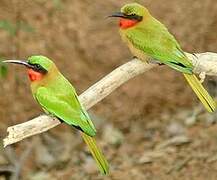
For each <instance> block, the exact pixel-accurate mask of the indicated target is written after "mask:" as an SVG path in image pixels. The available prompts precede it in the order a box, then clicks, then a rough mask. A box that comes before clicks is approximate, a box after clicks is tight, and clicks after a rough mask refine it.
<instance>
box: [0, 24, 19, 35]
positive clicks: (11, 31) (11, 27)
mask: <svg viewBox="0 0 217 180" xmlns="http://www.w3.org/2000/svg"><path fill="white" fill-rule="evenodd" d="M0 29H3V30H5V31H7V32H8V33H9V34H10V35H11V36H14V35H15V34H16V27H15V26H14V25H13V24H12V23H11V22H10V21H8V20H0Z"/></svg>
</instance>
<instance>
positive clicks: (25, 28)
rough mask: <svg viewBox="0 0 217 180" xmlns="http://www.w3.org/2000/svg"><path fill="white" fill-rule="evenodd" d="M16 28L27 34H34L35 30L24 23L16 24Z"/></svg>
mask: <svg viewBox="0 0 217 180" xmlns="http://www.w3.org/2000/svg"><path fill="white" fill-rule="evenodd" d="M17 27H19V28H20V29H21V30H22V31H24V32H29V33H33V32H35V28H34V27H32V26H31V25H30V24H28V23H26V22H24V21H19V22H17Z"/></svg>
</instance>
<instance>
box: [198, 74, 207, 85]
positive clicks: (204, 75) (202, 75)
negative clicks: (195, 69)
mask: <svg viewBox="0 0 217 180" xmlns="http://www.w3.org/2000/svg"><path fill="white" fill-rule="evenodd" d="M199 78H200V82H201V83H203V82H204V80H205V78H206V73H205V72H201V73H200V74H199Z"/></svg>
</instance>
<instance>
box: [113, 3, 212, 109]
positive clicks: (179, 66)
mask: <svg viewBox="0 0 217 180" xmlns="http://www.w3.org/2000/svg"><path fill="white" fill-rule="evenodd" d="M110 17H118V18H120V21H119V26H120V35H121V37H122V39H123V41H124V42H125V43H127V45H128V47H129V49H130V50H131V52H132V53H133V55H134V56H136V57H138V58H139V59H141V60H143V61H146V62H147V60H148V59H150V57H151V58H152V59H155V60H156V62H160V63H162V64H166V65H168V66H170V67H171V68H173V69H175V70H177V71H180V72H182V73H183V75H184V77H185V78H186V80H187V82H188V83H189V84H190V86H191V88H192V89H193V91H194V92H195V93H196V95H197V96H198V98H199V99H200V101H201V102H202V103H203V105H204V106H205V107H206V109H207V110H208V111H209V112H213V111H215V109H216V103H215V101H214V100H213V99H212V97H211V96H210V95H209V93H208V92H207V91H206V90H205V89H204V87H203V86H202V84H201V83H200V81H199V80H198V79H197V77H196V76H195V75H194V74H193V65H192V63H191V61H190V60H189V59H188V57H187V56H186V55H185V53H184V52H183V50H182V49H181V47H180V45H179V43H178V42H177V41H176V39H175V38H174V36H173V35H172V34H170V33H169V31H168V30H167V28H166V27H165V26H164V25H163V24H162V23H161V22H159V21H158V20H157V19H155V18H154V17H153V16H152V15H151V14H150V13H149V11H148V9H146V8H145V7H144V6H142V5H140V4H138V3H130V4H126V5H124V6H123V7H122V8H121V11H120V12H117V13H114V14H112V15H111V16H110Z"/></svg>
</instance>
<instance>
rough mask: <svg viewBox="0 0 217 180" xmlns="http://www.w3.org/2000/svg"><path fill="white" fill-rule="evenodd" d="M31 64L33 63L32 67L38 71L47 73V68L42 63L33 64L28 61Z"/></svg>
mask: <svg viewBox="0 0 217 180" xmlns="http://www.w3.org/2000/svg"><path fill="white" fill-rule="evenodd" d="M28 64H29V65H31V68H32V69H33V70H35V71H37V72H40V73H43V74H46V73H47V70H46V69H45V68H43V67H42V66H41V65H40V64H32V63H28Z"/></svg>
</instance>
